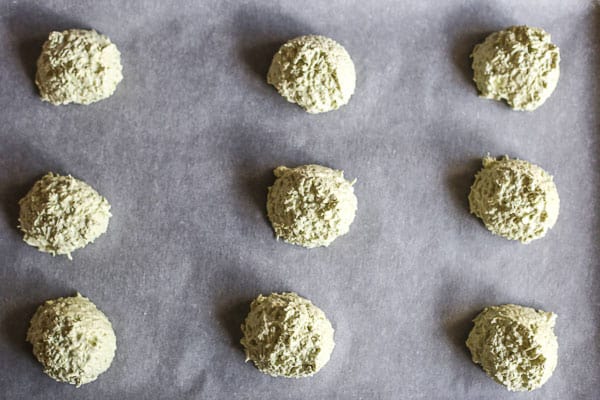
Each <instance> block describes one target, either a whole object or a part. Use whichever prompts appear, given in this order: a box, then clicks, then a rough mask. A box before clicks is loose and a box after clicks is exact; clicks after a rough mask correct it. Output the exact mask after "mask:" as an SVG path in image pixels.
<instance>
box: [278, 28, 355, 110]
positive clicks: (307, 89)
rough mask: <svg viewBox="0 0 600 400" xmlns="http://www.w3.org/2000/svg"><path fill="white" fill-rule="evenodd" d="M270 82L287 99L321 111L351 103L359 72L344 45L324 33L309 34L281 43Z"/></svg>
mask: <svg viewBox="0 0 600 400" xmlns="http://www.w3.org/2000/svg"><path fill="white" fill-rule="evenodd" d="M267 83H269V84H271V85H273V86H274V87H275V88H276V89H277V91H278V92H279V94H281V95H282V96H283V97H284V98H285V99H286V100H287V101H289V102H291V103H296V104H298V105H299V106H300V107H302V108H304V109H305V110H306V111H307V112H309V113H311V114H317V113H323V112H327V111H332V110H337V109H338V108H340V107H341V106H343V105H344V104H346V103H348V101H349V100H350V97H351V96H352V94H353V93H354V88H355V86H356V71H355V69H354V63H353V62H352V59H351V58H350V55H349V54H348V52H347V51H346V49H345V48H344V47H343V46H342V45H340V44H339V43H337V42H336V41H335V40H333V39H330V38H327V37H324V36H318V35H306V36H300V37H297V38H295V39H292V40H290V41H288V42H287V43H285V44H284V45H283V46H281V48H280V49H279V51H277V53H276V54H275V56H274V57H273V61H272V62H271V67H270V68H269V72H268V74H267Z"/></svg>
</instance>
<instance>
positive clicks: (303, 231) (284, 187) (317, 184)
mask: <svg viewBox="0 0 600 400" xmlns="http://www.w3.org/2000/svg"><path fill="white" fill-rule="evenodd" d="M273 172H274V174H275V177H276V178H277V179H276V180H275V183H274V184H273V186H271V187H270V188H269V193H268V196H267V214H268V217H269V220H270V221H271V225H273V230H274V231H275V235H276V237H277V238H278V239H279V238H282V239H283V240H284V241H286V242H288V243H291V244H297V245H300V246H304V247H307V248H313V247H317V246H329V244H330V243H331V242H333V241H334V240H335V239H336V238H337V237H338V236H341V235H344V234H346V233H347V232H348V230H349V229H350V224H352V221H353V220H354V215H355V213H356V207H357V200H356V196H355V195H354V188H353V187H352V185H353V184H354V182H348V181H347V180H345V179H344V172H343V171H338V170H333V169H330V168H327V167H323V166H320V165H302V166H300V167H296V168H287V167H283V166H282V167H277V168H275V170H274V171H273Z"/></svg>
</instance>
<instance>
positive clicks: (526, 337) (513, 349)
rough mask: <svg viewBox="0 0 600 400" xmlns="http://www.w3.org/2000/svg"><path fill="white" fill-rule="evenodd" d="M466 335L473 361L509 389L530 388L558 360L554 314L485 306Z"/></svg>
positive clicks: (537, 384) (549, 372)
mask: <svg viewBox="0 0 600 400" xmlns="http://www.w3.org/2000/svg"><path fill="white" fill-rule="evenodd" d="M473 322H474V324H475V326H474V327H473V329H472V330H471V333H470V334H469V337H468V339H467V347H468V348H469V350H470V351H471V355H472V356H473V362H475V363H476V364H480V365H481V367H482V368H483V370H484V371H485V372H486V373H487V374H488V375H489V376H490V377H491V378H492V379H494V380H495V381H496V382H498V383H500V384H502V385H504V386H506V388H507V389H508V390H510V391H531V390H534V389H537V388H539V387H541V386H542V385H543V384H544V383H546V381H547V380H548V379H549V378H550V376H552V373H553V372H554V369H555V368H556V364H557V362H558V342H557V339H556V336H555V335H554V330H553V329H554V325H555V322H556V314H554V313H551V312H545V311H539V310H534V309H533V308H529V307H523V306H518V305H514V304H505V305H501V306H493V307H487V308H485V309H484V310H483V311H482V312H481V313H480V314H479V315H478V316H477V317H476V318H475V319H474V320H473Z"/></svg>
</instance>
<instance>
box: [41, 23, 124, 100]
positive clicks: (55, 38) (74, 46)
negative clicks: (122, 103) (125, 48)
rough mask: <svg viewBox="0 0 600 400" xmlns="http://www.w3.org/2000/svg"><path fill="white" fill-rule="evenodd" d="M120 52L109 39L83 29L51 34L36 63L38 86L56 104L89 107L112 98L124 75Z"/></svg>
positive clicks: (42, 93) (46, 98) (43, 98)
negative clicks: (76, 104)
mask: <svg viewBox="0 0 600 400" xmlns="http://www.w3.org/2000/svg"><path fill="white" fill-rule="evenodd" d="M121 70H122V67H121V53H119V50H118V49H117V46H115V45H114V44H113V43H112V42H111V41H110V39H109V38H108V37H106V36H104V35H101V34H99V33H97V32H96V31H89V30H84V29H70V30H66V31H63V32H51V33H50V36H49V37H48V40H47V41H46V43H44V46H43V47H42V54H41V55H40V57H39V58H38V61H37V74H36V76H35V83H36V84H37V86H38V88H39V90H40V96H41V97H42V100H45V101H48V102H50V103H52V104H54V105H60V104H69V103H78V104H90V103H93V102H96V101H98V100H102V99H105V98H107V97H109V96H110V95H112V94H113V93H114V91H115V89H116V88H117V85H118V84H119V82H121V79H123V75H122V73H121Z"/></svg>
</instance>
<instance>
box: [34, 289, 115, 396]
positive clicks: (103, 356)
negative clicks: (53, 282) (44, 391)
mask: <svg viewBox="0 0 600 400" xmlns="http://www.w3.org/2000/svg"><path fill="white" fill-rule="evenodd" d="M27 341H28V342H29V343H31V344H32V345H33V354H34V355H35V357H36V358H37V360H38V361H39V362H40V363H41V364H42V366H43V367H44V372H45V373H46V374H47V375H48V376H50V377H51V378H53V379H55V380H56V381H58V382H64V383H69V384H72V385H75V386H77V387H79V386H81V385H83V384H86V383H89V382H92V381H95V380H96V379H97V378H98V376H99V375H100V374H102V373H103V372H105V371H106V370H107V369H108V368H109V367H110V365H111V363H112V361H113V358H114V356H115V351H116V349H117V339H116V337H115V333H114V331H113V328H112V324H111V323H110V321H109V320H108V318H107V317H106V315H104V313H103V312H102V311H100V310H98V308H96V305H94V303H92V302H91V301H90V300H89V299H88V298H86V297H83V296H81V295H80V294H79V293H77V295H76V296H74V297H60V298H58V299H54V300H48V301H46V302H45V303H44V304H42V305H41V306H40V307H39V308H38V309H37V311H36V312H35V314H34V315H33V318H31V323H30V326H29V330H28V331H27Z"/></svg>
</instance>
